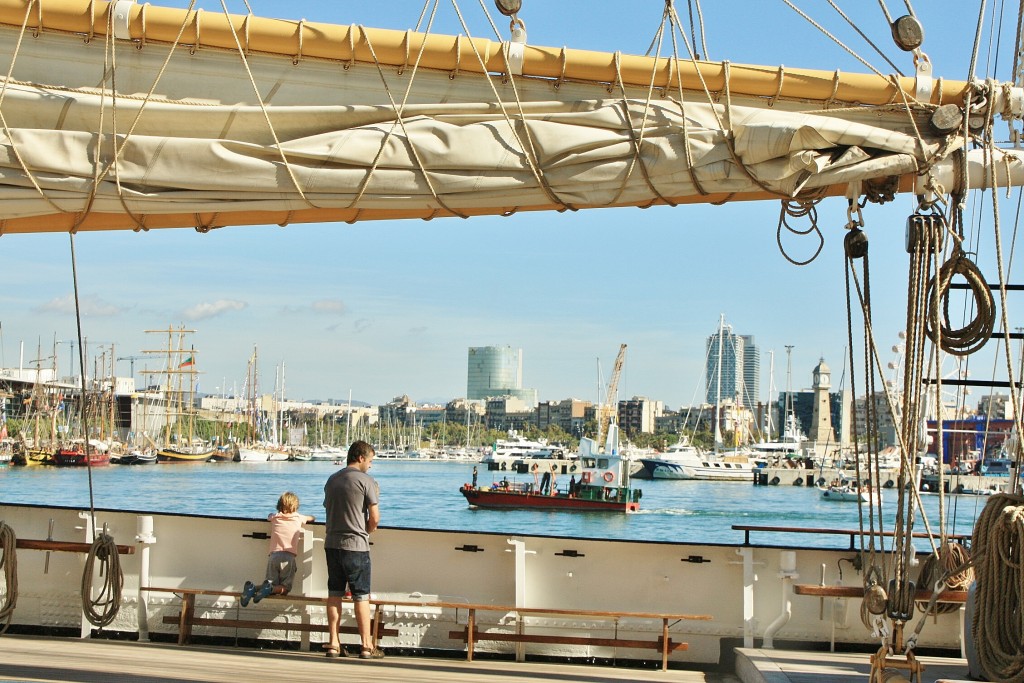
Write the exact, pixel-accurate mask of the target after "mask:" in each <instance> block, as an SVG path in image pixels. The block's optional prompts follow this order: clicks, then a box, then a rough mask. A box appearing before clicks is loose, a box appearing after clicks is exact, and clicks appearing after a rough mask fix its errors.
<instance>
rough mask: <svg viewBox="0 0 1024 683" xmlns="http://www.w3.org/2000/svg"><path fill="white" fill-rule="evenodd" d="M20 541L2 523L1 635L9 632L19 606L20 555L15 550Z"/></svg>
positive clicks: (0, 566) (0, 532)
mask: <svg viewBox="0 0 1024 683" xmlns="http://www.w3.org/2000/svg"><path fill="white" fill-rule="evenodd" d="M17 545H18V539H17V537H16V536H15V535H14V529H12V528H11V527H9V526H7V525H6V524H5V523H3V522H0V568H2V569H3V572H4V594H3V600H0V622H3V626H2V627H0V634H3V633H6V632H7V627H8V626H10V625H11V617H13V616H14V608H15V606H17V604H18V554H17V551H16V550H15V548H16V547H17Z"/></svg>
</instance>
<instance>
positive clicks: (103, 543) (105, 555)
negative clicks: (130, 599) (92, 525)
mask: <svg viewBox="0 0 1024 683" xmlns="http://www.w3.org/2000/svg"><path fill="white" fill-rule="evenodd" d="M97 562H98V563H99V567H100V576H101V577H103V583H102V586H101V587H100V591H99V594H98V595H97V596H96V597H95V598H90V597H89V594H90V592H91V591H90V589H91V588H92V577H93V568H94V567H95V566H96V564H97ZM122 588H124V574H123V572H122V571H121V560H120V557H119V556H118V554H117V544H115V543H114V538H113V537H112V536H110V535H108V534H106V533H101V534H99V535H98V536H97V537H96V540H95V541H93V543H92V546H90V548H89V556H88V557H87V558H86V559H85V570H84V571H83V572H82V611H83V612H84V613H85V618H86V619H88V620H89V623H90V624H92V625H93V626H98V627H99V628H103V627H104V626H106V625H108V624H109V623H110V622H112V621H113V620H114V617H116V616H117V611H118V610H119V609H120V607H121V590H122Z"/></svg>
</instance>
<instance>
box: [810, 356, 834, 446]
mask: <svg viewBox="0 0 1024 683" xmlns="http://www.w3.org/2000/svg"><path fill="white" fill-rule="evenodd" d="M812 387H813V391H814V411H813V413H812V414H811V433H810V434H808V435H807V436H808V437H809V439H810V441H811V443H813V444H814V451H815V453H817V454H818V455H825V454H826V450H834V449H836V448H837V447H838V445H839V444H837V443H836V437H835V433H834V432H833V431H832V411H831V410H830V403H829V395H828V394H829V390H830V389H831V388H832V371H831V370H829V367H828V366H827V365H826V364H825V359H824V358H822V359H820V360H819V361H818V365H817V367H815V368H814V383H813V385H812Z"/></svg>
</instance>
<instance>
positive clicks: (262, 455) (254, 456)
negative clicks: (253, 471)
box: [238, 448, 270, 462]
mask: <svg viewBox="0 0 1024 683" xmlns="http://www.w3.org/2000/svg"><path fill="white" fill-rule="evenodd" d="M268 460H270V453H269V452H267V451H265V450H263V449H262V448H239V449H238V461H239V462H267V461H268Z"/></svg>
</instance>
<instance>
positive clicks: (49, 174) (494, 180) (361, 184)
mask: <svg viewBox="0 0 1024 683" xmlns="http://www.w3.org/2000/svg"><path fill="white" fill-rule="evenodd" d="M26 7H27V5H26V3H25V2H21V1H16V0H2V1H0V24H2V23H6V24H7V25H6V26H2V27H0V50H2V51H3V52H4V53H5V54H11V55H14V63H13V65H12V67H11V78H10V79H9V80H7V81H6V82H5V86H4V88H3V91H2V101H0V114H2V116H3V121H2V124H3V128H2V130H0V134H2V137H0V140H2V143H3V144H2V145H0V221H3V223H2V229H3V231H4V232H35V231H66V230H88V229H117V228H121V229H139V228H145V229H148V228H158V227H182V226H189V227H198V228H200V229H206V228H211V227H219V226H222V225H228V224H266V223H281V224H284V223H291V222H303V221H328V220H346V221H355V220H370V219H384V218H432V217H436V216H469V215H481V214H507V213H510V212H516V211H531V210H564V209H577V208H589V207H612V206H647V205H650V204H654V203H669V204H675V203H686V202H712V201H723V200H728V199H733V200H737V199H755V198H765V197H773V196H780V197H794V196H797V195H799V194H800V193H818V192H825V193H833V194H835V193H843V192H846V191H847V189H846V188H847V187H849V186H850V184H851V183H854V184H856V183H858V182H861V181H866V180H870V179H892V180H896V181H897V182H899V183H901V185H900V187H901V189H902V190H904V191H906V190H910V189H912V188H913V181H914V175H915V174H916V173H917V172H918V171H919V170H920V169H922V168H924V167H928V168H932V169H941V168H942V167H943V166H944V165H946V166H949V167H950V168H952V162H951V161H950V160H949V156H950V154H951V153H952V151H953V150H955V149H958V148H959V147H960V146H961V145H959V144H957V143H956V141H955V136H951V137H946V136H940V135H937V134H934V133H930V132H928V127H927V125H926V123H927V117H928V115H929V114H930V112H931V109H932V108H933V107H931V108H929V107H925V106H923V105H921V104H918V103H915V102H913V101H912V98H913V95H912V94H908V93H907V92H903V93H902V94H898V93H897V92H896V91H895V88H894V87H893V85H892V83H889V82H888V81H886V79H884V78H880V77H873V76H872V77H864V76H861V77H850V78H847V77H842V78H843V79H844V80H843V81H842V83H840V81H839V80H835V79H839V78H840V76H839V74H838V73H837V74H836V75H835V79H833V80H835V82H834V83H833V82H830V81H829V79H828V78H827V77H826V76H828V74H822V73H820V72H808V75H806V77H804V78H801V77H796V76H793V75H790V76H785V75H783V72H782V71H781V70H776V71H772V70H765V69H760V70H758V68H755V67H746V68H744V67H728V68H726V67H724V66H723V65H705V64H696V65H695V64H692V63H685V64H684V63H682V62H669V61H667V60H660V61H658V60H653V59H646V58H634V59H633V60H632V61H622V60H619V61H618V62H616V59H615V57H614V56H610V55H605V56H604V57H601V56H600V54H599V53H580V54H579V55H577V56H578V58H579V59H578V61H579V63H580V64H581V65H582V66H580V65H577V63H576V62H572V63H571V64H570V62H569V57H568V56H566V55H565V54H564V53H561V58H560V61H561V63H562V72H564V73H569V74H576V73H579V74H581V75H586V74H589V73H594V74H596V76H597V77H598V78H602V77H603V78H608V79H610V82H603V81H596V82H590V83H588V82H582V81H575V80H573V81H567V80H565V79H564V78H562V74H560V75H559V77H558V78H552V77H543V74H545V73H547V72H550V71H551V68H552V66H551V64H550V59H548V58H546V56H547V57H550V55H551V54H552V52H551V51H550V50H548V51H545V49H543V48H536V49H534V48H529V46H526V47H527V48H529V50H528V51H527V54H526V59H525V64H524V67H523V68H524V69H526V68H527V67H531V68H535V69H537V70H538V73H539V74H541V76H536V75H529V76H518V77H516V76H513V77H511V78H509V77H507V76H506V75H504V74H496V73H493V72H494V71H495V70H497V69H499V67H501V65H503V64H504V65H505V67H506V69H507V67H508V64H507V62H505V61H504V60H505V56H504V53H503V50H504V49H506V48H505V47H504V46H503V45H502V44H497V43H491V42H489V41H479V42H469V41H468V40H466V39H461V40H462V41H463V42H459V39H456V38H448V39H439V38H436V37H432V40H435V41H441V42H439V43H438V44H439V45H440V47H438V49H436V50H433V52H436V53H438V54H440V55H441V57H439V59H440V60H441V61H439V62H438V61H433V62H431V61H429V60H426V57H421V55H420V53H419V52H418V47H419V43H418V42H417V41H419V40H423V38H422V36H412V35H411V34H410V35H406V34H403V33H398V32H390V31H382V32H376V33H371V32H369V31H366V30H363V29H361V28H359V27H321V26H319V25H318V26H312V25H301V24H299V25H297V24H296V23H295V22H283V21H281V22H277V21H271V20H256V19H255V18H253V19H251V20H250V19H246V18H245V17H234V18H233V19H232V22H231V23H230V24H229V23H228V22H227V20H226V19H224V17H217V16H211V17H206V18H204V19H202V21H203V22H205V23H203V24H202V31H200V30H199V28H198V27H193V23H196V22H199V19H195V18H193V17H194V15H190V14H188V13H185V12H183V11H177V10H166V9H164V10H161V9H160V8H148V9H145V10H144V9H142V8H141V7H139V6H136V5H132V4H131V3H122V4H121V5H119V9H118V11H119V12H120V15H118V16H122V15H123V17H124V19H125V23H124V26H122V27H121V28H118V24H117V23H116V22H112V24H113V28H112V29H111V30H113V31H114V32H115V33H116V34H118V35H121V36H124V39H106V38H105V37H103V36H102V35H96V36H94V37H93V39H92V40H91V41H90V42H89V44H88V45H85V46H83V43H82V38H81V35H74V34H69V33H67V31H74V30H75V28H74V27H75V26H76V25H77V26H78V28H77V31H78V32H79V33H80V34H81V33H86V32H89V31H91V32H95V33H97V34H102V33H103V32H105V31H107V30H108V29H107V25H108V24H107V17H108V11H109V10H110V8H111V7H113V5H107V3H103V2H95V3H88V2H86V0H62V3H61V4H60V5H57V4H53V5H51V4H50V3H46V5H45V7H44V8H43V9H42V10H41V12H42V15H41V16H42V27H43V28H42V30H41V31H39V32H38V36H34V35H33V31H32V30H30V29H34V28H35V27H36V24H37V23H38V22H37V20H36V14H35V10H33V12H29V13H26V11H25V9H26ZM90 7H91V8H92V14H91V15H90V12H89V11H87V10H88V9H89V8H90ZM115 14H117V12H115ZM143 15H145V17H143ZM89 16H93V21H92V23H91V24H89V23H86V24H83V23H82V22H83V17H89ZM61 22H64V23H61ZM76 22H77V24H76ZM190 22H193V23H190ZM218 22H219V23H218ZM196 26H198V24H196ZM143 27H144V29H143ZM218 27H219V29H218ZM232 27H233V28H234V31H235V32H236V33H232V30H231V29H232ZM51 28H53V29H58V30H55V31H52V32H51V31H50V30H48V29H51ZM175 29H176V30H175ZM143 30H144V31H145V33H143ZM196 35H200V36H202V38H201V39H200V40H199V41H196V40H195V36H196ZM399 37H400V39H399ZM175 39H177V41H178V46H177V47H175V48H173V49H172V48H171V47H169V46H168V45H167V44H166V42H165V43H160V42H159V41H161V40H163V41H170V42H174V40H175ZM236 40H237V43H236V42H235V41H236ZM261 40H262V41H264V42H265V43H266V45H264V43H261V42H259V41H261ZM396 40H398V43H399V47H401V46H404V48H405V49H404V50H399V51H398V54H401V55H403V59H404V60H405V63H404V64H401V63H400V65H399V66H398V67H397V68H396V67H395V66H394V65H392V64H386V63H385V62H384V57H388V58H389V59H390V60H391V61H392V62H393V61H395V60H396V46H395V41H396ZM443 40H447V41H448V42H447V43H445V42H443ZM188 41H192V43H199V44H200V49H195V46H194V45H188V46H186V43H187V42H188ZM274 41H276V42H274ZM232 43H234V44H235V45H236V46H237V48H238V49H236V50H234V51H233V50H232V49H230V47H231V45H232ZM450 44H458V45H460V46H461V47H459V50H458V52H459V55H460V56H459V57H458V60H459V61H457V62H456V68H457V69H458V70H459V71H458V75H454V74H453V72H452V71H447V70H442V69H440V68H438V66H437V65H443V64H444V59H443V58H444V57H445V56H446V55H448V56H449V57H450V52H451V50H450V49H448V50H446V49H445V46H446V45H450ZM211 45H212V47H211ZM137 48H141V49H137ZM256 48H258V53H257V51H256ZM353 48H354V49H353ZM247 49H249V52H248V53H247V52H246V50H247ZM272 49H276V50H278V52H279V54H269V52H271V51H272ZM332 50H333V52H332ZM320 54H331V55H334V57H332V58H331V59H325V58H323V57H321V56H318V55H320ZM555 54H559V53H557V52H556V53H555ZM595 55H597V56H595ZM243 56H244V59H243ZM623 59H625V58H623ZM424 60H426V61H424ZM609 60H611V61H612V62H613V63H616V64H618V66H617V67H616V68H615V69H613V71H612V72H611V73H610V75H609V73H608V71H607V67H606V66H604V64H605V63H606V62H608V61H609ZM474 63H475V64H476V68H475V69H474V68H473V64H474ZM425 64H429V67H428V66H426V65H425ZM595 65H596V66H595ZM570 67H571V68H570ZM686 69H688V70H689V72H686V71H685V70H686ZM744 69H746V71H744ZM716 70H717V71H729V73H732V72H733V71H735V72H736V73H735V75H734V76H731V77H729V76H727V77H726V79H727V81H728V82H727V84H723V87H724V85H728V90H729V92H728V93H727V96H726V97H725V98H720V97H717V95H720V94H721V93H717V94H716V95H715V96H712V97H708V95H709V94H711V93H710V91H708V92H703V91H696V92H695V91H694V90H692V88H695V87H699V85H700V82H699V81H698V80H696V79H694V80H693V82H686V78H687V77H691V78H692V76H693V75H698V74H699V75H700V76H701V77H704V72H705V71H707V79H708V80H709V81H710V82H711V83H712V85H709V86H708V87H709V88H711V87H714V85H713V83H714V80H713V79H712V76H713V75H714V73H715V71H716ZM484 72H492V73H490V75H487V74H486V73H484ZM688 73H689V75H688ZM644 74H646V76H644ZM744 74H746V76H745V77H741V76H743V75H744ZM772 74H775V75H772ZM673 78H675V79H676V81H675V83H678V79H679V78H683V84H684V85H685V86H686V88H687V89H688V90H687V91H686V93H685V94H684V91H683V90H681V89H678V88H675V89H673V87H672V86H673V83H674V82H673V80H672V79H673ZM787 79H788V81H787ZM858 79H859V80H858ZM652 80H653V81H659V80H660V82H661V86H660V87H656V88H654V89H653V90H652V89H650V88H647V87H643V86H640V85H637V83H649V82H651V81H652ZM719 80H721V79H719ZM819 81H820V82H819ZM872 81H873V82H874V83H875V86H876V90H877V93H876V99H880V100H881V101H882V102H891V103H886V104H878V105H874V106H867V105H863V104H861V105H859V106H857V107H848V108H845V109H844V110H843V111H842V116H839V115H837V114H835V113H833V112H831V111H828V110H826V109H825V107H826V106H827V104H828V101H833V103H834V100H835V97H836V96H849V97H858V98H861V99H860V100H859V101H861V102H863V101H870V98H868V97H867V94H868V93H867V91H866V90H862V89H860V86H861V85H863V84H866V83H869V82H872ZM904 81H907V82H906V83H904ZM773 83H774V84H775V85H772V84H773ZM900 83H901V85H902V86H903V87H904V88H906V89H910V90H911V92H912V87H913V86H912V84H913V80H912V79H902V80H901V81H900ZM840 85H842V87H840ZM964 87H965V86H964V85H963V84H947V86H946V87H945V88H944V89H943V92H944V93H946V94H945V95H942V97H945V98H947V99H950V98H951V94H952V93H955V92H957V90H958V88H959V89H960V90H961V91H962V89H963V88H964ZM816 89H817V90H822V91H823V92H827V93H828V96H827V97H826V96H825V95H824V94H823V95H821V100H822V101H821V102H817V103H814V102H808V101H806V100H803V99H801V100H800V101H797V100H787V101H778V102H777V99H778V98H777V97H776V95H780V94H781V95H782V97H783V98H785V97H787V96H790V97H794V98H797V97H799V98H804V97H807V96H809V95H807V94H806V93H808V92H811V91H814V90H816ZM762 91H764V92H771V97H766V96H764V95H759V94H758V93H760V92H762ZM993 92H994V93H995V96H997V97H998V98H999V102H998V103H997V106H998V110H999V111H1006V112H1009V111H1010V110H1011V109H1019V104H1014V103H1015V102H1018V100H1019V96H1020V93H1019V91H1018V90H1017V89H1012V88H998V89H995V90H993ZM897 95H899V96H898V97H897ZM885 97H888V100H885ZM936 97H939V95H936ZM716 98H717V99H718V100H719V101H718V102H715V101H714V100H715V99H716ZM941 101H945V100H941ZM767 103H771V104H772V105H776V104H777V106H772V107H768V106H765V105H766V104H767ZM795 109H804V110H806V111H794V110H795ZM1005 167H1006V169H1007V173H1011V174H1012V173H1020V174H1021V175H1024V172H1022V171H1021V170H1020V167H1021V164H1019V163H1018V162H1016V160H1014V163H1007V164H1005ZM978 175H979V177H980V175H981V174H978ZM1010 182H1016V179H1010ZM1001 184H1005V183H1001Z"/></svg>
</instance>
